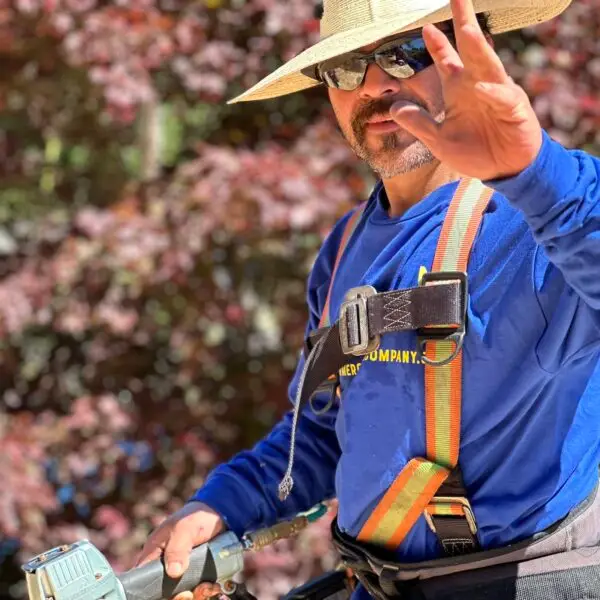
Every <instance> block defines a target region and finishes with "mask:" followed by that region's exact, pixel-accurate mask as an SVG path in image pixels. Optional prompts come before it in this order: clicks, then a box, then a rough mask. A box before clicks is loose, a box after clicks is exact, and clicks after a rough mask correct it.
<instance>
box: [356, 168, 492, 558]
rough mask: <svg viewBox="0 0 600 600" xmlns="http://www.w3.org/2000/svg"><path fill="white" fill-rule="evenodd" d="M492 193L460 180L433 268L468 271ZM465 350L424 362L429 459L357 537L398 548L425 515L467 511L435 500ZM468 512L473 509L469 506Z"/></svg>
mask: <svg viewBox="0 0 600 600" xmlns="http://www.w3.org/2000/svg"><path fill="white" fill-rule="evenodd" d="M492 193H493V191H492V190H490V189H487V188H485V186H484V185H483V184H482V183H481V182H480V181H478V180H475V179H464V180H462V181H461V182H460V184H459V186H458V188H457V190H456V192H455V194H454V197H453V198H452V201H451V203H450V206H449V208H448V213H447V215H446V218H445V220H444V225H443V227H442V231H441V233H440V239H439V241H438V245H437V249H436V253H435V258H434V262H433V271H462V272H466V270H467V263H468V260H469V255H470V252H471V247H472V245H473V241H474V239H475V235H476V233H477V230H478V229H479V225H480V223H481V219H482V217H483V213H484V211H485V208H486V206H487V204H488V202H489V200H490V198H491V196H492ZM454 350H455V348H454V344H453V343H452V342H448V341H429V342H427V346H426V357H427V358H430V359H431V360H435V361H440V360H441V359H443V358H444V357H448V356H450V355H451V354H452V352H453V351H454ZM461 392H462V351H460V352H459V353H458V354H457V356H456V358H455V359H454V360H452V361H451V362H450V363H448V364H446V365H443V366H430V365H425V411H426V415H425V421H426V424H425V426H426V437H427V459H425V458H413V459H412V460H410V461H409V462H408V463H407V465H406V466H405V467H404V469H403V470H402V471H401V472H400V474H399V475H398V477H397V478H396V480H395V481H394V483H393V484H392V485H391V487H390V488H389V489H388V491H387V492H386V493H385V495H384V496H383V498H382V499H381V501H380V502H379V504H378V505H377V507H376V508H375V510H374V511H373V513H372V514H371V516H370V517H369V519H368V520H367V522H366V523H365V524H364V526H363V527H362V529H361V531H360V533H359V534H358V540H360V541H363V542H369V543H375V544H379V545H382V546H386V547H387V548H389V549H390V550H395V549H396V548H397V547H398V546H399V545H400V544H401V542H402V541H403V540H404V538H405V537H406V535H407V533H408V532H409V531H410V530H411V528H412V527H413V525H414V524H415V523H416V522H417V520H418V519H419V517H420V516H421V515H423V514H424V513H426V514H427V513H428V514H431V515H433V514H435V515H444V514H445V515H454V514H458V515H460V512H462V514H463V515H464V514H465V510H464V508H462V506H459V503H456V504H455V503H453V502H452V499H450V500H448V499H445V500H447V502H445V503H444V504H432V500H433V498H434V496H435V495H436V493H437V491H438V490H439V488H440V486H442V484H443V483H444V481H446V479H447V478H448V477H449V475H450V474H451V473H452V470H453V469H454V468H455V467H456V466H457V464H458V453H459V448H460V420H461ZM469 511H470V508H469Z"/></svg>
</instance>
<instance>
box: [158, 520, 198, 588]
mask: <svg viewBox="0 0 600 600" xmlns="http://www.w3.org/2000/svg"><path fill="white" fill-rule="evenodd" d="M193 547H194V539H193V532H192V531H190V527H189V526H187V527H180V526H179V524H178V525H176V526H175V527H174V528H173V533H172V534H171V537H170V538H169V541H168V542H167V545H166V546H165V565H166V569H167V575H168V576H169V577H173V578H177V577H181V575H182V574H183V573H184V571H185V570H186V569H187V568H188V566H189V561H190V553H191V552H192V548H193Z"/></svg>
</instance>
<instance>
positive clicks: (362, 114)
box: [352, 97, 426, 134]
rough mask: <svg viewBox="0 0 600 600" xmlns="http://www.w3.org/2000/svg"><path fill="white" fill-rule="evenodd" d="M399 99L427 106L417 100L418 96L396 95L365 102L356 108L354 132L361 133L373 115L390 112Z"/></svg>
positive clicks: (382, 114)
mask: <svg viewBox="0 0 600 600" xmlns="http://www.w3.org/2000/svg"><path fill="white" fill-rule="evenodd" d="M398 100H406V101H408V102H412V103H413V104H416V105H417V106H421V107H422V108H426V107H425V106H424V105H423V103H422V102H420V101H419V100H417V99H416V98H398V97H395V98H392V99H386V98H378V99H377V100H373V101H372V102H368V103H365V104H363V105H362V106H359V107H358V108H357V109H356V111H355V113H354V116H353V118H352V129H353V130H354V133H355V134H360V132H361V131H362V130H363V128H364V126H365V124H366V122H367V121H369V120H370V119H372V118H373V117H375V116H386V115H388V114H389V112H390V108H391V107H392V104H394V102H397V101H398Z"/></svg>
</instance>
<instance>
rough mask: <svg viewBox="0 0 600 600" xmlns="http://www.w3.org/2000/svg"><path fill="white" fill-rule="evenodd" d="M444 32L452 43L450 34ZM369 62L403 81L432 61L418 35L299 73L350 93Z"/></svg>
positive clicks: (330, 60)
mask: <svg viewBox="0 0 600 600" xmlns="http://www.w3.org/2000/svg"><path fill="white" fill-rule="evenodd" d="M444 33H445V34H446V36H447V37H448V39H449V40H450V42H451V43H452V44H454V35H453V33H452V32H450V31H445V32H444ZM371 63H377V65H378V66H379V67H380V68H381V69H383V70H384V71H385V72H386V73H387V74H388V75H390V76H391V77H395V78H396V79H407V78H408V77H412V76H413V75H414V74H415V73H419V72H420V71H423V69H426V68H427V67H430V66H431V65H432V64H433V58H431V54H429V51H428V50H427V47H426V46H425V40H424V39H423V37H422V36H421V34H420V33H418V34H416V35H414V36H407V35H406V34H405V35H403V36H401V37H397V38H395V39H393V40H391V41H387V42H384V43H383V44H382V45H381V46H379V47H377V48H375V50H373V52H369V53H363V52H348V53H346V54H342V55H341V56H336V57H335V58H331V59H329V60H326V61H323V62H321V63H319V64H317V65H314V66H312V67H310V68H308V69H304V70H303V71H302V73H303V74H304V75H306V76H307V77H311V78H312V79H316V80H317V81H321V82H323V83H324V84H325V85H327V86H329V87H332V88H336V89H338V90H344V91H347V92H350V91H352V90H355V89H357V88H358V87H359V86H360V85H361V84H362V82H363V80H364V78H365V74H366V72H367V68H368V67H369V65H370V64H371Z"/></svg>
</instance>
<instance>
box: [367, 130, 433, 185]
mask: <svg viewBox="0 0 600 600" xmlns="http://www.w3.org/2000/svg"><path fill="white" fill-rule="evenodd" d="M412 139H413V141H412V143H407V144H406V145H405V144H402V145H401V146H398V147H394V148H389V149H382V150H379V151H378V152H376V153H371V154H370V156H369V157H367V158H366V159H365V160H366V162H367V163H368V164H369V166H370V167H371V168H372V169H373V171H375V172H376V173H378V174H379V176H380V177H381V178H382V179H390V178H392V177H396V176H398V175H403V174H405V173H410V172H411V171H415V170H416V169H419V168H421V167H424V166H425V165H428V164H430V163H432V162H433V161H434V160H435V158H434V156H433V154H431V152H430V151H429V149H428V148H427V146H425V145H424V144H423V143H422V142H420V141H418V140H416V139H415V138H414V137H413V138H412Z"/></svg>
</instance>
